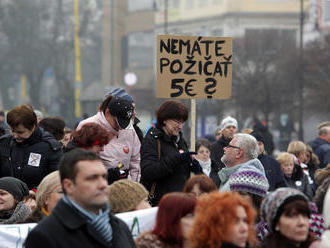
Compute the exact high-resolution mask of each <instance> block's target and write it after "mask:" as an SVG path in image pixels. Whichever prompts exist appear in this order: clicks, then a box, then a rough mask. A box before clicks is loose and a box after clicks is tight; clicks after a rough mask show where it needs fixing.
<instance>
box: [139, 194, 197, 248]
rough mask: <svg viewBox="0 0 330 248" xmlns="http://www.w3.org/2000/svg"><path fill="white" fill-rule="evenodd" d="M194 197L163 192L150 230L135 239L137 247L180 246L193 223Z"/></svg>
mask: <svg viewBox="0 0 330 248" xmlns="http://www.w3.org/2000/svg"><path fill="white" fill-rule="evenodd" d="M196 202H197V200H196V198H195V197H193V196H190V195H188V194H185V193H169V194H165V195H164V196H163V197H162V199H161V200H160V202H159V205H158V212H157V217H156V223H155V226H154V228H153V230H152V231H150V232H146V233H142V234H141V235H139V236H138V237H137V238H136V240H135V243H136V246H137V247H138V248H182V247H190V246H187V242H186V241H187V238H188V233H189V231H190V228H191V226H192V223H193V213H194V209H195V206H196Z"/></svg>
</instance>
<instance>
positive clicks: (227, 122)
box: [211, 116, 237, 168]
mask: <svg viewBox="0 0 330 248" xmlns="http://www.w3.org/2000/svg"><path fill="white" fill-rule="evenodd" d="M220 129H221V133H222V136H221V138H220V139H218V140H217V141H216V142H214V143H213V144H212V146H211V159H212V160H214V161H215V162H216V163H217V164H219V165H220V168H224V167H225V165H224V164H223V163H222V161H221V157H222V156H223V154H224V148H225V147H226V146H228V144H229V142H230V141H231V140H232V138H233V136H234V134H235V133H236V132H237V120H236V119H235V118H233V117H231V116H228V117H226V118H224V119H223V120H222V122H221V125H220Z"/></svg>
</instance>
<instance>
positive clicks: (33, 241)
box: [25, 200, 135, 248]
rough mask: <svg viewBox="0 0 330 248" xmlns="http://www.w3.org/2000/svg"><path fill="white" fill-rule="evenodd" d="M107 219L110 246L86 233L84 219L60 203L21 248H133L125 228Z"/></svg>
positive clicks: (112, 219)
mask: <svg viewBox="0 0 330 248" xmlns="http://www.w3.org/2000/svg"><path fill="white" fill-rule="evenodd" d="M109 216H110V225H111V227H112V232H113V238H112V241H111V244H110V243H106V242H104V241H102V240H101V239H99V237H98V236H97V235H95V234H94V232H92V231H90V230H89V229H88V226H87V222H86V219H85V218H83V217H82V216H81V215H80V214H79V213H78V212H77V211H76V210H74V209H72V208H71V207H70V206H69V205H67V204H66V203H65V202H64V201H63V200H60V201H59V202H58V204H57V206H56V207H55V208H54V210H53V212H52V214H51V215H50V216H48V217H46V218H44V219H43V220H42V221H41V222H39V224H38V225H37V226H36V227H35V228H34V229H32V231H31V232H30V233H29V235H28V237H27V239H26V241H25V246H26V248H39V247H40V248H44V247H47V248H65V247H68V248H73V247H79V248H91V247H113V248H130V247H135V244H134V241H133V238H132V234H131V232H130V231H129V229H128V227H127V225H126V224H125V223H124V222H123V221H122V220H120V219H118V218H117V217H116V216H114V215H113V214H111V213H110V214H109Z"/></svg>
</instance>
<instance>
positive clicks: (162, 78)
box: [157, 35, 232, 99]
mask: <svg viewBox="0 0 330 248" xmlns="http://www.w3.org/2000/svg"><path fill="white" fill-rule="evenodd" d="M231 82H232V39H231V38H228V37H202V36H174V35H158V36H157V97H159V98H188V99H189V98H191V99H203V98H213V99H220V98H222V99H225V98H230V97H231Z"/></svg>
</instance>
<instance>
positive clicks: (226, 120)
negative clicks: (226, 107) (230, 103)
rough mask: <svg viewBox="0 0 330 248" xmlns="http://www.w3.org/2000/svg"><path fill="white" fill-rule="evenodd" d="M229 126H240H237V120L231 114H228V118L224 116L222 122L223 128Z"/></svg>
mask: <svg viewBox="0 0 330 248" xmlns="http://www.w3.org/2000/svg"><path fill="white" fill-rule="evenodd" d="M229 126H234V127H236V128H238V126H237V120H236V119H235V118H233V117H231V116H227V117H226V118H224V119H223V120H222V122H221V125H220V127H221V130H224V129H225V128H226V127H229Z"/></svg>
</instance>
